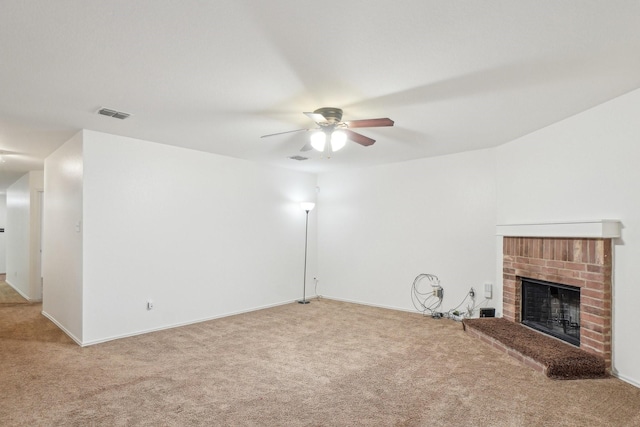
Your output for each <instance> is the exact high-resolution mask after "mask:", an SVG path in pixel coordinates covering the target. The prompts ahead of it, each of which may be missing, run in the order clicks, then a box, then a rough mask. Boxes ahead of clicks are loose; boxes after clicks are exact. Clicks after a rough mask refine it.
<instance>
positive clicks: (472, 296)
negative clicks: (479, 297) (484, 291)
mask: <svg viewBox="0 0 640 427" xmlns="http://www.w3.org/2000/svg"><path fill="white" fill-rule="evenodd" d="M469 296H470V297H471V298H475V297H476V291H474V290H473V288H471V289H469Z"/></svg>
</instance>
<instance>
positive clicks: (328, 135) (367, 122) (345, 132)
mask: <svg viewBox="0 0 640 427" xmlns="http://www.w3.org/2000/svg"><path fill="white" fill-rule="evenodd" d="M304 114H305V115H306V116H307V117H309V118H310V119H311V120H313V121H314V122H316V124H317V125H318V127H317V128H315V129H297V130H293V131H286V132H279V133H272V134H269V135H262V136H261V138H266V137H269V136H275V135H282V134H286V133H291V132H300V131H303V130H304V131H309V130H313V131H314V132H313V133H312V134H311V137H310V142H311V144H310V145H311V147H312V148H313V149H315V150H316V151H319V152H321V153H324V152H329V153H332V152H334V151H338V150H340V149H342V148H343V147H344V146H345V144H346V143H347V139H350V140H351V141H353V142H355V143H357V144H360V145H362V146H364V147H368V146H369V145H373V143H375V142H376V140H375V139H372V138H369V137H368V136H364V135H362V134H360V133H357V132H354V131H352V130H351V129H349V128H365V127H382V126H393V124H394V122H393V120H391V119H389V118H380V119H364V120H351V121H347V122H343V121H342V109H340V108H335V107H323V108H318V109H317V110H315V111H314V112H312V113H310V112H305V113H304ZM327 142H329V143H327ZM307 147H308V144H305V146H304V147H302V150H301V151H306V150H307V149H308V148H307Z"/></svg>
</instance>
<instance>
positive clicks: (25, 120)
mask: <svg viewBox="0 0 640 427" xmlns="http://www.w3.org/2000/svg"><path fill="white" fill-rule="evenodd" d="M639 87H640V1H637V0H628V1H627V0H598V1H594V0H573V1H571V0H567V1H558V0H546V1H545V0H518V1H514V0H503V1H496V0H492V1H476V0H466V1H456V0H453V1H451V0H449V1H443V0H437V1H436V0H402V1H387V0H376V1H374V0H361V1H355V0H346V1H345V0H342V1H333V0H324V1H321V2H317V1H315V2H310V1H304V0H303V1H300V0H270V1H259V0H253V1H251V0H244V1H243V0H229V1H223V0H217V1H215V0H210V1H202V0H180V1H178V0H136V1H131V0H110V1H98V0H92V1H87V0H59V1H50V0H20V1H10V0H0V150H4V151H5V152H6V153H8V154H7V155H5V156H4V157H5V159H6V161H5V162H4V163H0V192H2V191H4V189H5V188H6V186H7V185H8V184H10V183H12V182H14V181H15V180H16V179H17V178H18V177H19V176H20V175H21V174H23V173H24V172H25V171H27V170H36V169H42V168H43V159H44V158H45V157H46V156H47V155H48V154H50V153H51V152H53V151H54V150H55V149H56V148H57V147H59V146H60V145H61V144H62V143H64V142H65V141H66V140H67V139H68V138H69V137H71V136H72V135H73V134H74V133H75V132H77V131H78V130H79V129H83V128H85V129H92V130H97V131H101V132H107V133H112V134H117V135H125V136H131V137H135V138H141V139H146V140H150V141H156V142H160V143H164V144H170V145H175V146H181V147H187V148H192V149H196V150H201V151H206V152H212V153H219V154H222V155H227V156H233V157H238V158H244V159H249V160H254V161H258V162H264V163H269V164H272V165H277V166H283V167H288V168H294V169H297V170H305V171H310V172H321V171H327V170H332V169H335V168H340V167H346V166H365V165H373V164H381V163H387V162H396V161H401V160H408V159H414V158H421V157H427V156H437V155H442V154H447V153H456V152H461V151H467V150H475V149H480V148H485V147H493V146H497V145H500V144H503V143H505V142H507V141H510V140H513V139H514V138H517V137H519V136H521V135H524V134H527V133H530V132H532V131H534V130H536V129H539V128H542V127H544V126H547V125H549V124H552V123H554V122H557V121H559V120H562V119H564V118H566V117H569V116H571V115H574V114H576V113H579V112H581V111H584V110H586V109H588V108H591V107H593V106H595V105H598V104H600V103H602V102H605V101H607V100H609V99H612V98H614V97H616V96H619V95H621V94H624V93H626V92H629V91H632V90H634V89H637V88H639ZM100 107H107V108H112V109H116V110H120V111H125V112H129V113H132V114H133V115H132V117H130V118H129V119H127V120H117V119H113V118H108V117H105V116H100V115H97V114H96V110H98V108H100ZM319 107H339V108H342V109H343V110H344V118H345V119H346V120H349V119H365V118H378V117H390V118H391V119H393V120H395V126H394V127H391V128H371V129H360V131H361V133H362V134H364V135H367V136H370V137H372V138H374V139H376V140H377V142H376V144H375V145H373V146H370V147H362V146H359V145H357V144H355V143H348V144H347V147H346V148H345V149H343V150H342V151H340V152H338V153H336V154H334V156H333V157H332V158H331V159H326V158H325V159H323V158H320V155H319V153H317V152H313V151H312V152H307V153H306V155H309V156H310V159H309V160H306V161H301V162H298V161H294V160H290V159H288V157H289V156H292V155H295V154H300V152H299V149H300V147H302V146H303V145H304V144H305V142H306V138H308V134H307V133H305V132H300V133H293V134H288V135H282V136H277V137H271V138H265V139H260V136H261V135H264V134H269V133H275V132H281V131H287V130H292V129H300V128H308V127H313V125H314V124H313V122H311V121H310V120H309V119H308V118H307V117H306V116H304V115H303V114H302V112H303V111H312V110H314V109H316V108H319ZM604 142H606V141H604ZM302 154H305V153H302Z"/></svg>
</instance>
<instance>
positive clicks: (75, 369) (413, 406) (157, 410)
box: [0, 299, 640, 426]
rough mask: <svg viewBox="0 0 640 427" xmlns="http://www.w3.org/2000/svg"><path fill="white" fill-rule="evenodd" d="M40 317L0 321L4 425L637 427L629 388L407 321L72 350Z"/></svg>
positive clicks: (341, 313)
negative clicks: (559, 371)
mask: <svg viewBox="0 0 640 427" xmlns="http://www.w3.org/2000/svg"><path fill="white" fill-rule="evenodd" d="M40 310H41V306H40V305H39V304H32V305H23V306H9V307H2V308H0V360H1V364H0V367H1V371H0V424H2V425H3V426H160V425H161V426H452V425H454V426H456V425H460V426H638V425H640V389H638V388H636V387H634V386H632V385H630V384H627V383H625V382H622V381H620V380H618V379H615V378H606V379H598V380H578V381H556V380H552V379H549V378H548V377H546V376H545V375H543V374H542V373H539V372H536V371H533V370H532V369H530V368H528V367H526V366H522V364H520V363H519V362H517V361H515V360H513V359H512V358H511V357H509V356H507V355H505V354H503V353H501V352H499V351H498V350H496V349H494V348H493V347H491V346H489V345H487V344H485V343H483V342H481V341H479V340H477V339H474V338H472V337H470V336H469V335H468V334H466V333H465V332H464V331H463V330H462V326H461V324H460V323H457V322H454V321H452V320H448V319H439V320H436V319H432V318H430V317H424V316H422V315H420V314H417V313H406V312H400V311H393V310H386V309H380V308H374V307H368V306H363V305H355V304H348V303H343V302H337V301H331V300H324V299H323V300H319V301H318V300H313V301H312V302H311V304H308V305H300V304H295V303H292V304H286V305H282V306H278V307H274V308H270V309H266V310H260V311H255V312H251V313H246V314H241V315H237V316H230V317H226V318H221V319H217V320H213V321H208V322H202V323H198V324H194V325H190V326H184V327H180V328H175V329H170V330H165V331H160V332H154V333H149V334H145V335H140V336H136V337H130V338H125V339H120V340H115V341H111V342H107V343H104V344H99V345H94V346H90V347H85V348H81V347H79V346H77V345H76V344H74V343H73V342H72V341H71V340H70V339H69V338H68V337H67V336H66V335H64V334H63V333H62V332H61V331H60V330H58V329H57V328H56V327H55V326H54V325H53V324H52V323H51V322H50V321H48V320H47V319H46V318H44V317H43V316H42V315H41V313H40Z"/></svg>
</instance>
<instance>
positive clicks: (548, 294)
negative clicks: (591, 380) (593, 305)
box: [522, 277, 580, 346]
mask: <svg viewBox="0 0 640 427" xmlns="http://www.w3.org/2000/svg"><path fill="white" fill-rule="evenodd" d="M522 323H523V324H525V325H527V326H529V327H530V328H533V329H536V330H538V331H540V332H544V333H546V334H549V335H552V336H554V337H556V338H559V339H561V340H563V341H566V342H568V343H571V344H574V345H577V346H580V288H576V287H573V286H567V285H562V284H559V283H553V282H547V281H544V280H537V279H528V278H525V277H523V278H522Z"/></svg>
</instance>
